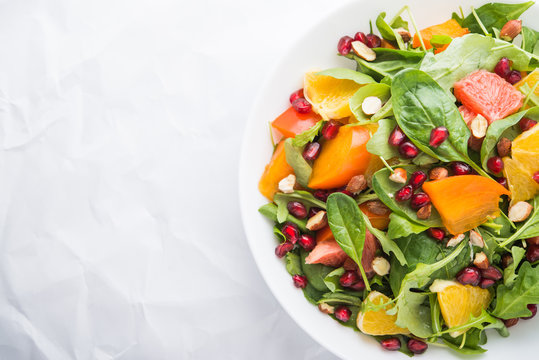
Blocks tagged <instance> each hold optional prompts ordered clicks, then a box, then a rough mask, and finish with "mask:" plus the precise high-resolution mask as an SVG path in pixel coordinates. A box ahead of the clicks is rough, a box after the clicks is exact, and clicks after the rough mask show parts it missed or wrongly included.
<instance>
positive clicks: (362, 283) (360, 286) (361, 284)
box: [350, 278, 365, 291]
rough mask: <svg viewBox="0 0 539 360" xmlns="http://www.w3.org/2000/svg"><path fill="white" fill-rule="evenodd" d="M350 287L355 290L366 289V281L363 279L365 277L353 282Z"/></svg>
mask: <svg viewBox="0 0 539 360" xmlns="http://www.w3.org/2000/svg"><path fill="white" fill-rule="evenodd" d="M350 289H351V290H355V291H363V290H365V281H363V279H361V278H360V279H359V281H358V282H356V283H353V284H352V285H351V286H350Z"/></svg>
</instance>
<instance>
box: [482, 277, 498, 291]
mask: <svg viewBox="0 0 539 360" xmlns="http://www.w3.org/2000/svg"><path fill="white" fill-rule="evenodd" d="M495 283H496V281H494V280H492V279H481V282H479V287H480V288H481V289H487V288H489V287H491V286H492V285H494V284H495Z"/></svg>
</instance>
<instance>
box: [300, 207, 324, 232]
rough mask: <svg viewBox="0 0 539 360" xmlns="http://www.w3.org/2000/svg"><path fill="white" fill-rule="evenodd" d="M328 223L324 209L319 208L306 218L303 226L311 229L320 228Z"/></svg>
mask: <svg viewBox="0 0 539 360" xmlns="http://www.w3.org/2000/svg"><path fill="white" fill-rule="evenodd" d="M327 224H328V217H327V214H326V212H325V211H323V210H320V211H319V212H317V213H316V214H314V215H313V216H312V217H311V218H309V220H307V225H305V227H306V228H307V229H309V230H311V231H315V230H320V229H322V228H323V227H324V226H326V225H327Z"/></svg>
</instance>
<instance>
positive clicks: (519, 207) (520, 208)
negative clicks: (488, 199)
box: [507, 201, 533, 222]
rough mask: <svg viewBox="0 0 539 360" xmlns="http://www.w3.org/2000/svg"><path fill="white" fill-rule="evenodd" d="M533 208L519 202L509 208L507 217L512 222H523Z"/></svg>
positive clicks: (524, 202) (523, 202)
mask: <svg viewBox="0 0 539 360" xmlns="http://www.w3.org/2000/svg"><path fill="white" fill-rule="evenodd" d="M532 209H533V206H531V205H530V204H528V203H527V202H526V201H519V202H517V203H516V204H515V205H513V206H511V207H510V208H509V214H508V215H507V217H508V218H509V220H511V221H513V222H520V221H524V220H526V219H527V218H528V216H530V214H531V212H532Z"/></svg>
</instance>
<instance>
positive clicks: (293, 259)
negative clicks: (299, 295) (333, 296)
mask: <svg viewBox="0 0 539 360" xmlns="http://www.w3.org/2000/svg"><path fill="white" fill-rule="evenodd" d="M285 260H286V270H287V271H288V273H289V274H290V275H292V276H294V275H305V273H304V271H303V270H304V269H303V267H302V266H301V264H302V262H303V260H302V258H301V257H300V255H298V254H297V253H296V251H291V252H289V253H287V254H286V259H285ZM305 276H306V275H305ZM323 294H324V293H323V292H322V291H319V290H318V289H316V288H315V287H314V286H313V285H312V284H311V282H310V281H309V282H308V283H307V286H306V287H305V288H304V289H303V295H304V296H305V298H306V299H307V301H309V302H310V303H311V304H314V305H317V304H318V300H320V299H321V298H322V295H323Z"/></svg>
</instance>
